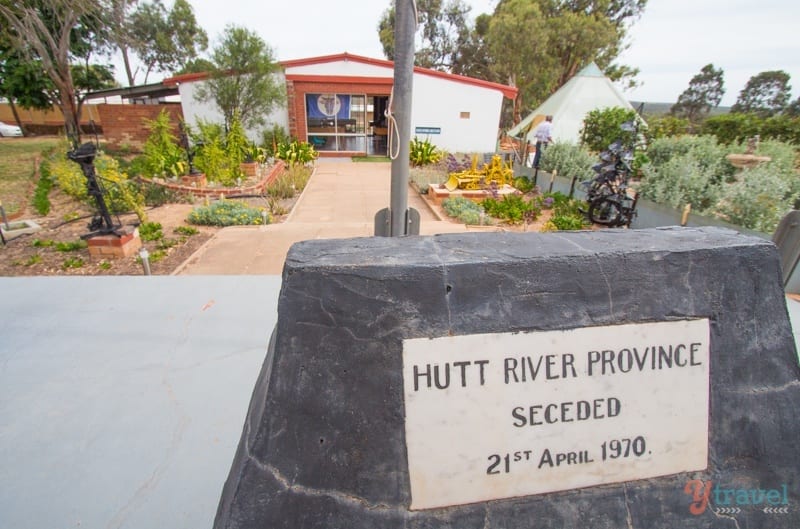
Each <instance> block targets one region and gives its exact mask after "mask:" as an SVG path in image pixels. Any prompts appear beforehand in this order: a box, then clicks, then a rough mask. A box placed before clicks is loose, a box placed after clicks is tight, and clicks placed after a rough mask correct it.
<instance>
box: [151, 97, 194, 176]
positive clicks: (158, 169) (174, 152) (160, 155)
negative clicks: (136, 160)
mask: <svg viewBox="0 0 800 529" xmlns="http://www.w3.org/2000/svg"><path fill="white" fill-rule="evenodd" d="M145 127H146V128H147V129H148V130H149V131H150V134H149V135H148V136H147V139H146V140H145V142H144V147H143V148H142V152H143V155H142V156H143V158H144V161H143V162H142V166H141V170H142V174H144V175H145V176H148V177H165V176H179V175H180V174H183V170H182V168H183V167H185V164H186V152H185V151H184V149H182V148H181V147H180V145H179V144H178V139H177V138H176V137H175V135H174V134H173V133H172V122H171V120H170V115H169V113H168V112H167V111H166V110H162V111H161V112H160V113H159V114H158V117H157V118H156V119H154V120H145ZM182 164H183V165H182Z"/></svg>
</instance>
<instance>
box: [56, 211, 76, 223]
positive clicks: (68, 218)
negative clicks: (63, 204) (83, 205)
mask: <svg viewBox="0 0 800 529" xmlns="http://www.w3.org/2000/svg"><path fill="white" fill-rule="evenodd" d="M61 218H62V220H63V221H64V222H72V221H73V220H78V219H79V218H81V214H80V213H78V212H77V211H70V212H69V213H65V214H64V215H63V216H62V217H61Z"/></svg>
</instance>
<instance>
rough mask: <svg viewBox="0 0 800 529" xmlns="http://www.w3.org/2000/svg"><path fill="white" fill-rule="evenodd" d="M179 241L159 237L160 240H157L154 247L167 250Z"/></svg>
mask: <svg viewBox="0 0 800 529" xmlns="http://www.w3.org/2000/svg"><path fill="white" fill-rule="evenodd" d="M180 243H181V241H180V240H179V239H166V238H164V239H161V240H159V241H158V244H157V245H156V248H158V249H160V250H169V249H170V248H172V247H173V246H177V245H179V244H180Z"/></svg>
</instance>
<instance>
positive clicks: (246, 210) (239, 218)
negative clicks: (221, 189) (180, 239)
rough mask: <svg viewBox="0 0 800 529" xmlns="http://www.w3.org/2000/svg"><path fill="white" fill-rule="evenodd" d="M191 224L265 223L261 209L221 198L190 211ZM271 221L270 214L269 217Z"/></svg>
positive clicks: (235, 224) (238, 224) (189, 219)
mask: <svg viewBox="0 0 800 529" xmlns="http://www.w3.org/2000/svg"><path fill="white" fill-rule="evenodd" d="M188 221H189V223H190V224H199V225H203V226H246V225H257V224H263V223H264V219H263V217H262V214H261V210H259V209H256V208H252V207H250V206H248V205H246V204H244V203H242V202H238V201H235V200H220V201H219V202H214V203H213V204H211V205H208V206H202V207H199V208H195V209H194V210H192V212H191V213H189V218H188ZM267 223H269V216H268V217H267Z"/></svg>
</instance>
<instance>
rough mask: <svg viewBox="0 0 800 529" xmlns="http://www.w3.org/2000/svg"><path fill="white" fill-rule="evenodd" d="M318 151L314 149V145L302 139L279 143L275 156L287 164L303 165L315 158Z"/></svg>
mask: <svg viewBox="0 0 800 529" xmlns="http://www.w3.org/2000/svg"><path fill="white" fill-rule="evenodd" d="M317 156H319V153H317V151H316V150H314V146H313V145H311V144H310V143H307V142H304V141H297V140H294V141H292V142H291V143H281V144H280V145H278V152H277V153H276V154H275V157H276V158H278V159H279V160H283V161H285V162H286V163H287V164H288V165H289V166H292V165H295V164H301V165H305V164H308V163H311V162H313V161H314V160H316V159H317Z"/></svg>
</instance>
